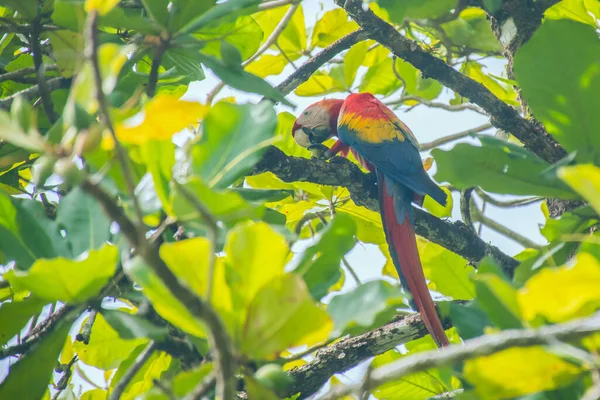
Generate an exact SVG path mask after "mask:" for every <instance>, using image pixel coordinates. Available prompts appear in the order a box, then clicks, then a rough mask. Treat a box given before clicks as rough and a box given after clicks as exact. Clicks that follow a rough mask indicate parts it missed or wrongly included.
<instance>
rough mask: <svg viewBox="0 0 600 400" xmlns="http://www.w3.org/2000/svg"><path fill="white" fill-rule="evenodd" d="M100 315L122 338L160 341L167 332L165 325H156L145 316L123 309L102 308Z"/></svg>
mask: <svg viewBox="0 0 600 400" xmlns="http://www.w3.org/2000/svg"><path fill="white" fill-rule="evenodd" d="M102 315H103V316H104V318H105V319H106V322H108V323H109V324H110V326H112V328H113V329H114V330H116V331H117V332H119V336H120V337H121V338H123V339H137V338H148V339H152V340H158V341H161V340H163V339H164V338H165V337H166V336H167V335H168V333H169V329H168V328H167V327H166V326H156V325H154V324H152V323H151V322H149V321H148V320H147V319H145V318H142V317H140V316H137V315H132V314H129V313H126V312H123V311H113V310H102Z"/></svg>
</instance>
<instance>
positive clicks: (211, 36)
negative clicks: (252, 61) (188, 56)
mask: <svg viewBox="0 0 600 400" xmlns="http://www.w3.org/2000/svg"><path fill="white" fill-rule="evenodd" d="M194 37H196V38H198V39H200V40H203V41H206V42H205V44H204V46H203V47H202V52H203V53H205V54H210V55H212V56H215V57H220V56H221V54H222V46H223V42H226V43H228V44H230V45H232V46H233V47H235V49H236V50H238V51H239V52H240V56H241V57H242V60H247V59H248V58H250V56H252V55H253V54H254V53H256V50H258V48H259V46H260V42H261V41H262V40H263V37H264V34H263V30H262V29H261V27H260V26H259V24H258V23H257V22H256V21H255V20H254V18H252V17H250V16H241V17H238V18H237V19H235V20H234V21H232V22H230V23H219V24H212V25H211V26H208V27H206V28H204V29H202V31H200V32H198V33H196V34H194Z"/></svg>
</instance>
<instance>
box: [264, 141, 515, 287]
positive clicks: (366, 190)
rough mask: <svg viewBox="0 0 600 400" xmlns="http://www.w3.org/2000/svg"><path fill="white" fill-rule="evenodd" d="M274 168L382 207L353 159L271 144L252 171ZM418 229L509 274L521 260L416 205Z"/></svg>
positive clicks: (285, 178) (286, 175) (359, 202)
mask: <svg viewBox="0 0 600 400" xmlns="http://www.w3.org/2000/svg"><path fill="white" fill-rule="evenodd" d="M267 171H269V172H272V173H274V174H275V175H276V176H277V177H279V179H281V180H283V181H285V182H296V181H300V182H312V183H318V184H321V185H329V186H343V187H345V188H347V189H348V191H349V192H350V196H351V198H352V200H353V201H354V202H355V203H356V204H357V205H361V206H365V207H367V208H368V209H370V210H373V211H377V212H378V211H379V202H378V201H377V191H376V188H375V185H374V182H373V180H372V176H371V175H369V174H365V173H363V172H362V171H361V170H360V168H359V167H358V166H357V165H355V164H353V163H352V162H351V161H349V160H347V159H345V158H342V157H334V158H332V159H331V160H330V161H329V162H327V161H324V160H318V159H307V158H299V157H290V156H286V155H285V154H284V153H283V152H282V151H281V150H279V149H278V148H276V147H270V148H269V149H268V150H267V151H266V152H265V154H264V156H263V158H262V160H261V161H260V162H259V163H258V164H257V165H256V166H255V167H254V170H253V171H252V174H253V175H257V174H260V173H263V172H267ZM413 211H414V215H415V232H416V233H417V234H418V235H420V236H423V237H424V238H426V239H427V240H430V241H432V242H434V243H437V244H439V245H441V246H443V247H445V248H447V249H448V250H450V251H452V252H454V253H456V254H459V255H460V256H462V257H464V258H465V259H467V260H469V261H471V262H473V263H475V264H476V263H477V262H478V261H480V260H481V259H482V258H484V257H485V256H491V257H492V258H494V259H495V260H496V261H497V262H498V263H499V264H500V265H501V266H502V269H503V270H504V271H505V272H506V273H507V275H509V276H512V275H513V273H514V269H515V267H516V266H517V265H518V264H519V262H518V261H517V260H515V259H514V258H512V257H510V256H508V255H506V254H504V253H503V252H502V251H500V250H499V249H498V248H497V247H495V246H492V245H490V244H488V243H486V242H484V241H483V240H481V238H480V237H479V236H477V235H476V234H475V233H473V231H472V230H471V229H470V228H469V227H468V226H467V225H465V224H464V223H462V222H460V221H456V222H447V221H444V220H441V219H439V218H436V217H434V216H433V215H431V214H429V213H427V212H425V211H423V210H421V209H420V208H416V207H415V208H413Z"/></svg>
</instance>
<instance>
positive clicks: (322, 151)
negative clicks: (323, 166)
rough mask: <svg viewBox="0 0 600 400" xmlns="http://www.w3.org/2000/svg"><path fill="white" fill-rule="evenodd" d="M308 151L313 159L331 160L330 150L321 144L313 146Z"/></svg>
mask: <svg viewBox="0 0 600 400" xmlns="http://www.w3.org/2000/svg"><path fill="white" fill-rule="evenodd" d="M308 150H309V151H310V152H311V153H312V156H313V158H318V159H320V160H328V159H329V158H331V154H330V152H329V148H328V147H327V146H325V145H323V144H321V143H319V144H313V145H311V146H310V147H309V148H308Z"/></svg>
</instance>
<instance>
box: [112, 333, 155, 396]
mask: <svg viewBox="0 0 600 400" xmlns="http://www.w3.org/2000/svg"><path fill="white" fill-rule="evenodd" d="M155 350H156V343H155V342H154V341H153V340H151V341H150V342H149V343H148V345H147V346H146V347H145V348H144V350H142V352H141V353H140V354H139V355H138V356H137V358H136V359H135V362H134V363H133V364H132V365H131V367H129V369H128V370H127V372H125V374H123V377H122V378H121V380H120V381H119V382H117V384H116V385H115V387H114V388H113V390H112V391H111V392H110V396H109V397H108V400H119V399H120V398H121V395H122V394H123V392H124V391H125V389H126V388H127V385H129V382H131V380H132V379H133V377H134V376H135V374H137V373H138V371H139V370H140V369H141V368H142V367H143V366H144V364H146V361H148V360H149V359H150V357H151V356H152V354H153V353H154V351H155Z"/></svg>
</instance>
